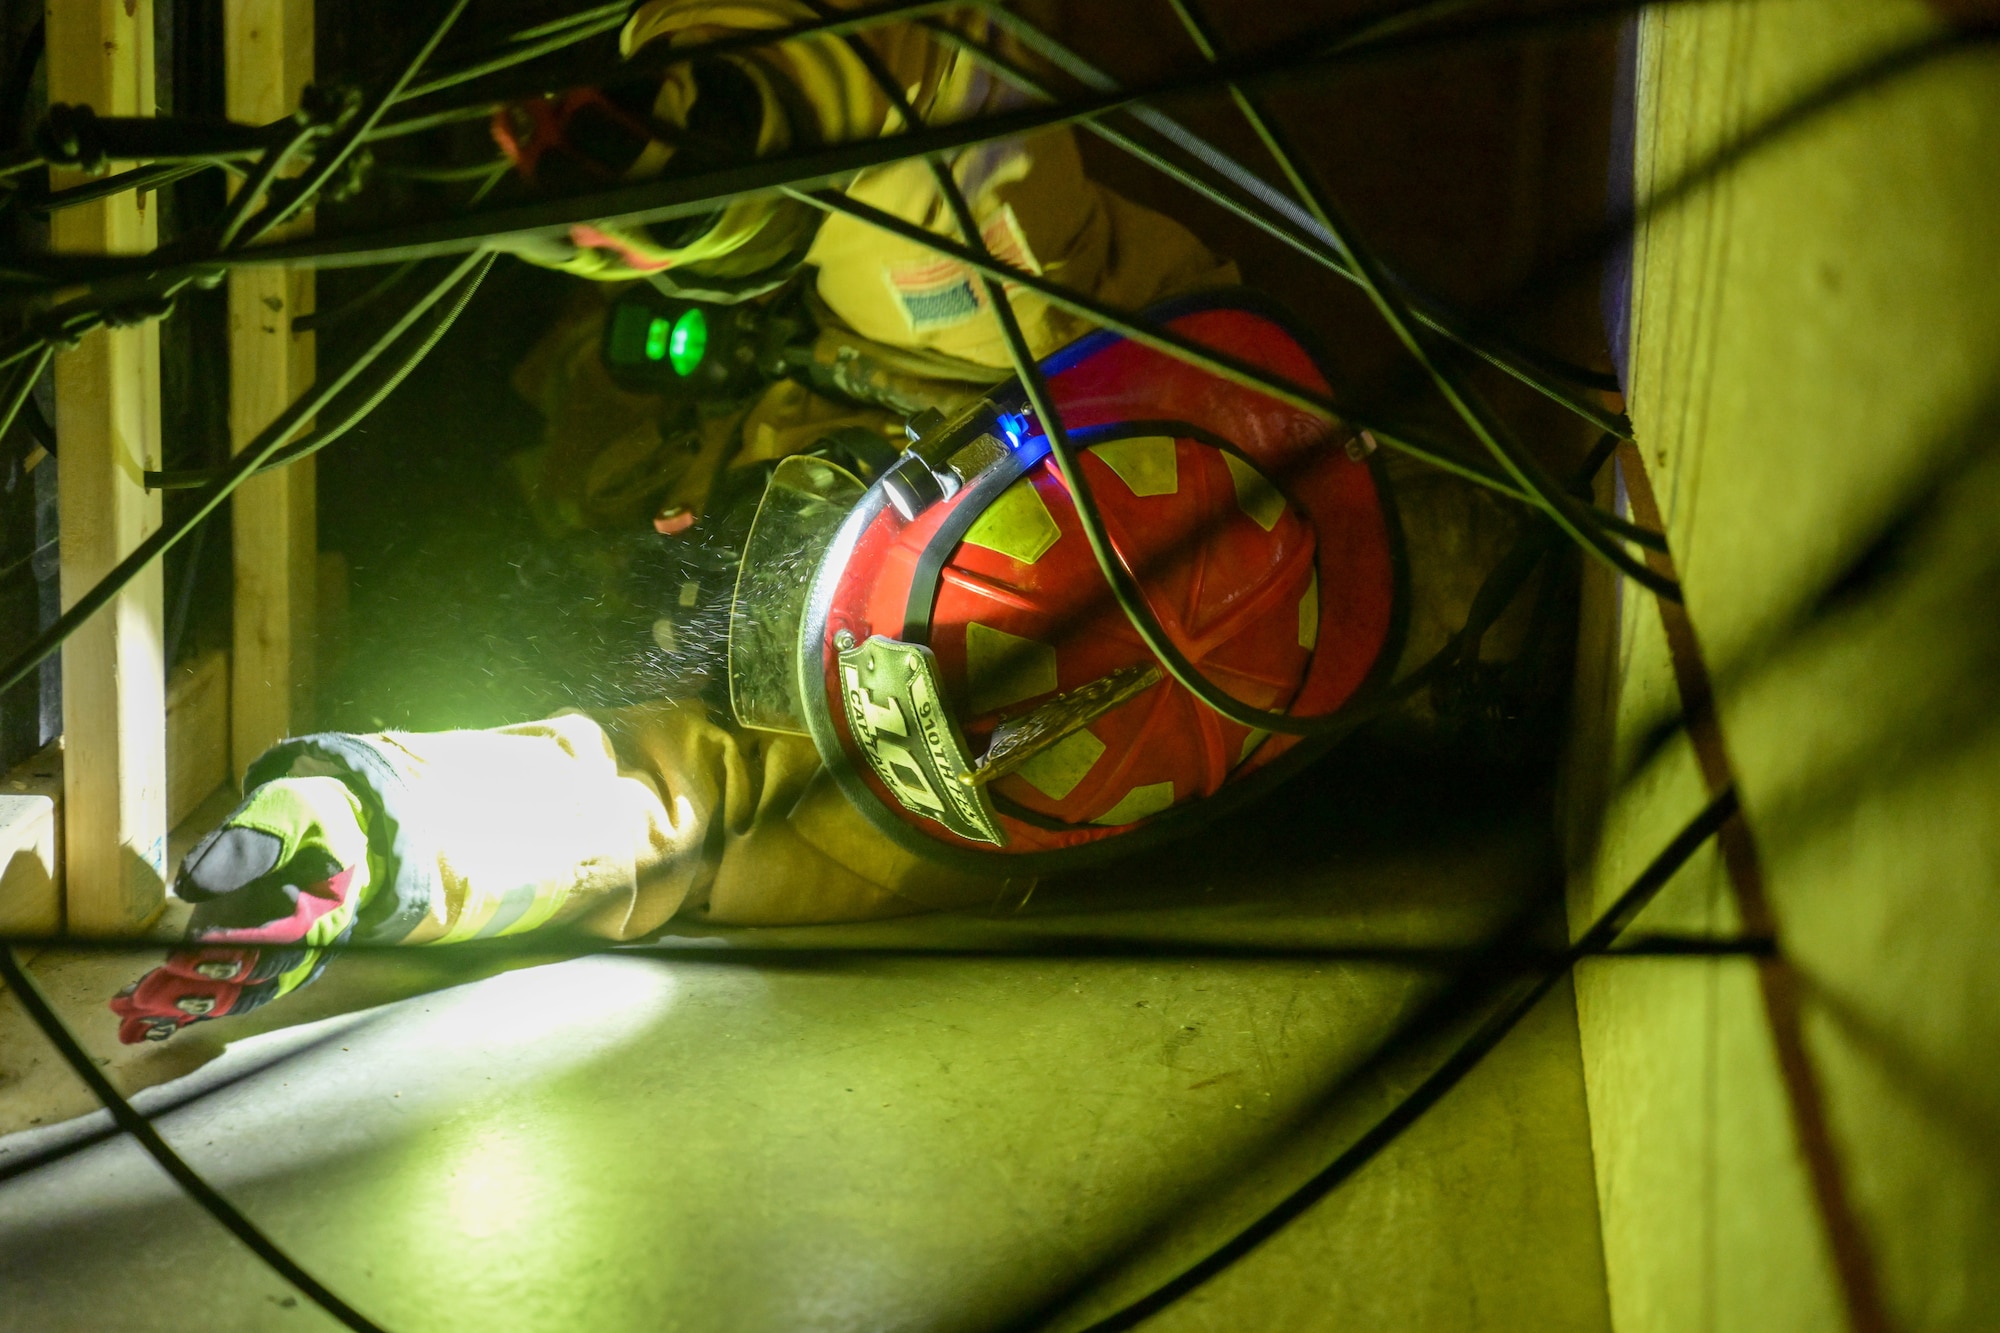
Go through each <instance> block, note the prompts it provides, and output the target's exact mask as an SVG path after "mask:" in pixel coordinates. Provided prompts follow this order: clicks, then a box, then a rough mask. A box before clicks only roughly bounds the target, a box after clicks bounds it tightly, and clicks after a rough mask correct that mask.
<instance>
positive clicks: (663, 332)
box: [646, 319, 673, 361]
mask: <svg viewBox="0 0 2000 1333" xmlns="http://www.w3.org/2000/svg"><path fill="white" fill-rule="evenodd" d="M672 327H673V326H672V324H671V323H669V322H668V321H667V320H664V319H656V320H654V321H653V322H652V323H651V324H649V325H647V326H646V359H647V360H648V361H664V360H666V359H667V333H668V330H669V329H671V328H672Z"/></svg>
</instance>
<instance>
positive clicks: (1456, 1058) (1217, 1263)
mask: <svg viewBox="0 0 2000 1333" xmlns="http://www.w3.org/2000/svg"><path fill="white" fill-rule="evenodd" d="M1736 813H1737V801H1736V791H1735V789H1734V788H1733V787H1732V788H1729V789H1727V790H1725V791H1723V792H1721V793H1720V794H1719V795H1717V796H1716V797H1715V798H1714V799H1713V800H1711V801H1710V802H1709V803H1708V804H1707V805H1705V806H1703V807H1702V809H1701V811H1700V812H1699V813H1697V814H1696V815H1695V817H1694V818H1693V819H1692V820H1690V821H1689V823H1688V824H1687V826H1686V827H1685V828H1683V829H1682V830H1681V831H1680V832H1679V833H1678V834H1676V835H1675V836H1674V839H1673V841H1671V842H1669V843H1668V844H1667V845H1666V847H1665V848H1663V849H1662V850H1661V852H1660V854H1659V855H1658V856H1656V857H1654V858H1653V860H1652V862H1651V863H1650V864H1649V865H1647V867H1646V868H1645V869H1644V870H1642V871H1641V872H1640V873H1639V877H1638V878H1637V879H1636V880H1634V881H1633V882H1632V885H1631V887H1630V888H1628V889H1626V890H1625V892H1624V893H1622V894H1620V895H1619V897H1618V899H1617V901H1615V902H1614V903H1613V904H1612V905H1611V906H1610V907H1609V908H1608V909H1606V910H1605V912H1604V913H1603V914H1602V915H1601V916H1599V917H1598V918H1597V920H1596V921H1595V922H1594V923H1592V925H1591V926H1590V928H1589V929H1588V930H1586V931H1584V933H1583V934H1582V935H1580V936H1579V937H1578V938H1577V940H1576V941H1575V943H1573V944H1571V945H1570V946H1569V948H1567V949H1565V950H1563V951H1562V953H1561V954H1560V955H1559V956H1558V957H1557V958H1556V959H1555V960H1554V961H1553V962H1551V963H1550V964H1549V965H1548V966H1547V967H1546V968H1545V969H1544V970H1543V971H1542V973H1541V975H1539V976H1537V977H1534V978H1532V979H1531V980H1530V981H1529V983H1528V984H1527V985H1526V986H1525V988H1524V989H1522V991H1521V992H1520V993H1519V994H1518V995H1516V996H1514V997H1513V998H1512V999H1511V1000H1509V1001H1507V1002H1505V1003H1504V1004H1502V1005H1501V1006H1500V1007H1499V1008H1497V1009H1495V1010H1494V1011H1493V1012H1492V1013H1490V1014H1488V1015H1487V1017H1486V1019H1485V1020H1484V1021H1483V1022H1482V1023H1480V1025H1479V1026H1478V1027H1477V1028H1476V1029H1474V1030H1473V1032H1472V1034H1471V1035H1470V1036H1468V1037H1467V1038H1466V1039H1465V1040H1464V1041H1463V1042H1461V1043H1460V1044H1459V1046H1458V1047H1457V1048H1456V1049H1455V1050H1453V1051H1452V1053H1451V1054H1450V1055H1449V1056H1447V1057H1446V1058H1445V1060H1444V1061H1443V1063H1441V1064H1440V1065H1438V1067H1437V1068H1436V1069H1434V1070H1433V1071H1432V1072H1431V1073H1430V1074H1429V1075H1428V1076H1427V1077H1426V1078H1425V1079H1424V1080H1423V1081H1422V1082H1421V1083H1419V1084H1418V1085H1417V1086H1416V1087H1415V1088H1413V1089H1411V1090H1410V1091H1409V1092H1408V1093H1406V1094H1405V1095H1404V1096H1403V1098H1402V1099H1401V1100H1400V1101H1398V1102H1397V1103H1396V1104H1395V1105H1394V1106H1393V1107H1391V1108H1390V1109H1389V1110H1388V1112H1387V1113H1386V1114H1384V1115H1383V1116H1382V1117H1381V1118H1380V1119H1379V1120H1377V1121H1376V1122H1375V1123H1374V1124H1373V1125H1371V1126H1369V1128H1368V1129H1367V1131H1366V1132H1364V1133H1363V1134H1362V1135H1361V1136H1360V1137H1359V1138H1358V1139H1356V1140H1355V1141H1354V1142H1353V1143H1351V1144H1349V1145H1348V1146H1347V1147H1346V1148H1344V1149H1342V1150H1341V1152H1340V1153H1339V1154H1338V1155H1337V1156H1335V1157H1334V1159H1333V1160H1332V1161H1331V1162H1328V1163H1327V1164H1326V1165H1325V1166H1324V1167H1322V1168H1321V1169H1320V1170H1319V1171H1317V1172H1315V1173H1314V1174H1313V1175H1312V1176H1311V1177H1310V1178H1308V1179H1307V1180H1306V1181H1305V1182H1304V1183H1303V1184H1301V1185H1299V1186H1298V1187H1297V1188H1296V1189H1294V1190H1293V1191H1292V1192H1291V1193H1289V1194H1287V1195H1286V1196H1285V1197H1284V1198H1283V1199H1281V1200H1279V1202H1278V1203H1277V1204H1276V1205H1275V1206H1273V1207H1272V1208H1270V1209H1268V1210H1267V1211H1266V1212H1264V1213H1263V1214H1262V1215H1261V1216H1259V1217H1258V1218H1257V1219H1256V1220H1255V1221H1254V1222H1252V1223H1250V1225H1248V1226H1247V1227H1244V1228H1243V1229H1242V1230H1241V1231H1238V1232H1237V1233H1236V1234H1235V1235H1234V1236H1232V1237H1230V1238H1229V1240H1228V1241H1226V1242H1224V1243H1223V1244H1222V1245H1220V1246H1218V1247H1217V1248H1216V1249H1214V1250H1212V1251H1210V1252H1209V1253H1208V1254H1207V1255H1205V1256H1203V1257H1202V1258H1201V1259H1200V1260H1199V1261H1197V1262H1196V1263H1194V1264H1191V1265H1190V1266H1188V1267H1187V1268H1185V1269H1183V1270H1182V1271H1181V1272H1180V1273H1179V1274H1178V1275H1177V1276H1175V1277H1174V1278H1172V1279H1170V1280H1169V1281H1167V1282H1164V1283H1162V1284H1161V1285H1159V1286H1158V1287H1155V1288H1154V1289H1153V1290H1151V1291H1149V1292H1147V1293H1146V1294H1145V1295H1144V1296H1141V1297H1139V1298H1138V1299H1137V1300H1133V1301H1129V1302H1127V1303H1126V1304H1124V1305H1122V1306H1120V1307H1119V1308H1118V1309H1117V1310H1115V1311H1113V1312H1112V1313H1111V1314H1108V1315H1105V1316H1103V1317H1101V1318H1099V1319H1097V1320H1094V1321H1093V1322H1091V1323H1090V1324H1087V1325H1085V1326H1084V1327H1083V1328H1082V1329H1080V1330H1077V1333H1121V1331H1122V1330H1125V1329H1130V1328H1133V1327H1135V1326H1137V1325H1138V1324H1140V1323H1141V1322H1143V1321H1144V1320H1146V1319H1148V1318H1150V1317H1151V1316H1153V1315H1155V1314H1157V1313H1159V1312H1160V1311H1161V1310H1163V1309H1165V1308H1166V1307H1167V1306H1169V1305H1171V1304H1173V1303H1174V1302H1175V1301H1177V1300H1179V1299H1180V1298H1181V1297H1183V1296H1185V1295H1187V1294H1188V1293H1189V1292H1191V1291H1194V1290H1195V1289H1196V1288H1198V1287H1200V1286H1202V1285H1203V1284H1204V1283H1206V1282H1208V1281H1209V1280H1210V1279H1211V1278H1213V1277H1215V1276H1216V1275H1217V1274H1219V1273H1221V1272H1222V1271H1223V1270H1225V1269H1227V1268H1229V1267H1230V1266H1231V1265H1233V1264H1234V1263H1236V1261H1237V1260H1239V1259H1241V1258H1243V1257H1244V1256H1245V1255H1247V1254H1249V1253H1250V1252H1251V1251H1252V1250H1254V1249H1256V1248H1257V1247H1258V1246H1259V1245H1261V1244H1263V1243H1264V1242H1265V1241H1267V1240H1269V1239H1270V1238H1271V1237H1272V1236H1274V1235H1276V1234H1277V1233H1278V1232H1279V1231H1281V1230H1283V1229H1284V1228H1285V1227H1286V1226H1287V1225H1288V1224H1289V1223H1291V1222H1292V1221H1293V1220H1295V1219H1296V1218H1298V1217H1299V1216H1301V1215H1302V1214H1303V1213H1305V1212H1306V1211H1307V1210H1308V1209H1310V1208H1311V1207H1312V1206H1313V1205H1314V1204H1316V1203H1318V1202H1319V1201H1320V1200H1321V1199H1323V1198H1325V1197H1326V1195H1327V1194H1329V1193H1331V1192H1332V1191H1333V1190H1334V1189H1335V1188H1336V1187H1338V1186H1339V1185H1341V1184H1342V1183H1344V1182H1345V1181H1347V1180H1349V1179H1350V1178H1352V1177H1353V1175H1354V1174H1355V1173H1356V1172H1357V1171H1359V1170H1360V1169H1361V1168H1362V1167H1364V1166H1366V1165H1367V1164H1368V1163H1369V1162H1371V1161H1373V1160H1374V1159H1375V1157H1376V1156H1378V1155H1379V1154H1380V1153H1381V1152H1382V1150H1383V1149H1385V1148H1387V1147H1388V1146H1389V1145H1390V1144H1392V1143H1394V1142H1395V1141H1396V1139H1397V1137H1398V1136H1400V1135H1401V1134H1402V1132H1403V1131H1404V1130H1406V1129H1408V1128H1409V1127H1410V1126H1411V1125H1413V1124H1415V1123H1416V1122H1417V1120H1418V1119H1419V1118H1420V1117H1421V1116H1422V1115H1423V1114H1424V1113H1425V1112H1426V1111H1428V1110H1430V1108H1431V1107H1433V1106H1435V1105H1437V1103H1438V1102H1439V1101H1441V1100H1443V1098H1444V1096H1445V1094H1446V1093H1448V1092H1450V1091H1451V1090H1452V1089H1453V1088H1454V1087H1456V1086H1458V1084H1459V1082H1460V1080H1462V1079H1463V1078H1464V1077H1465V1076H1466V1075H1467V1074H1469V1073H1471V1072H1472V1070H1473V1069H1474V1068H1475V1067H1477V1066H1478V1064H1479V1062H1480V1061H1481V1060H1483V1059H1485V1058H1486V1056H1487V1055H1488V1054H1490V1053H1491V1052H1492V1050H1493V1048H1494V1047H1496V1046H1498V1045H1499V1044H1500V1042H1501V1039H1502V1038H1504V1037H1505V1036H1506V1035H1507V1034H1508V1033H1509V1032H1511V1031H1512V1030H1513V1029H1514V1026H1515V1025H1516V1024H1517V1023H1519V1022H1520V1021H1521V1020H1522V1019H1523V1018H1525V1017H1526V1016H1527V1015H1528V1013H1529V1011H1530V1010H1532V1009H1533V1008H1534V1007H1535V1005H1536V1004H1538V1003H1540V1001H1541V999H1542V997H1543V996H1545V995H1547V994H1548V992H1549V991H1550V989H1552V988H1553V987H1554V986H1555V984H1556V983H1557V982H1558V981H1560V980H1561V979H1562V978H1563V977H1564V976H1565V975H1567V974H1568V972H1569V971H1570V969H1571V968H1573V967H1574V966H1575V965H1576V964H1577V963H1578V962H1579V961H1580V960H1582V959H1583V958H1585V957H1588V956H1590V955H1591V954H1593V953H1601V952H1602V951H1603V950H1605V949H1606V948H1608V947H1609V946H1610V944H1611V942H1612V941H1613V940H1615V939H1616V938H1617V937H1618V935H1619V934H1620V933H1621V932H1623V931H1624V930H1625V928H1626V927H1627V926H1629V925H1630V924H1631V923H1632V920H1633V918H1634V917H1636V916H1637V915H1638V914H1639V911H1640V910H1641V909H1642V908H1644V907H1645V906H1646V904H1647V903H1649V902H1651V901H1652V900H1653V898H1654V897H1655V896H1656V895H1657V894H1658V893H1659V891H1660V890H1661V889H1663V888H1665V887H1666V885H1667V882H1668V881H1669V880H1671V879H1672V878H1673V877H1674V874H1675V873H1676V872H1677V871H1679V870H1680V868H1681V867H1682V866H1683V865H1685V864H1687V862H1688V859H1689V858H1690V857H1692V856H1693V855H1694V854H1695V853H1696V852H1697V851H1699V850H1700V849H1701V847H1702V846H1703V844H1705V843H1706V842H1707V841H1708V840H1709V839H1710V838H1712V837H1714V836H1715V834H1716V832H1717V831H1718V830H1719V829H1721V828H1722V826H1723V825H1724V824H1726V823H1728V822H1729V820H1730V819H1731V818H1733V817H1734V816H1735V815H1736ZM1072 1300H1073V1296H1072V1295H1071V1294H1068V1293H1065V1294H1064V1295H1062V1296H1059V1297H1057V1298H1056V1299H1055V1300H1052V1301H1049V1302H1045V1303H1044V1304H1043V1305H1042V1306H1041V1307H1039V1308H1038V1309H1036V1310H1034V1311H1033V1312H1031V1313H1030V1314H1028V1315H1027V1316H1024V1317H1023V1318H1021V1319H1017V1320H1014V1321H1011V1322H1010V1323H1009V1324H1007V1325H1006V1327H1007V1328H1008V1329H1010V1330H1016V1329H1018V1330H1026V1329H1040V1328H1044V1327H1046V1325H1047V1323H1048V1322H1049V1320H1050V1319H1051V1318H1052V1317H1053V1316H1054V1315H1055V1314H1057V1313H1058V1312H1059V1311H1060V1310H1061V1309H1062V1308H1063V1307H1064V1306H1067V1305H1069V1304H1070V1303H1071V1302H1072Z"/></svg>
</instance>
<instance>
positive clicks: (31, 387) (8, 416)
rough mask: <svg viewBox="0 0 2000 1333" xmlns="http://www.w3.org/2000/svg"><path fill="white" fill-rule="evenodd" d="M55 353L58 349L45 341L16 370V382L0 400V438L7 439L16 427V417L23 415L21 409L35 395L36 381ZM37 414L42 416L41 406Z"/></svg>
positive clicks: (37, 434)
mask: <svg viewBox="0 0 2000 1333" xmlns="http://www.w3.org/2000/svg"><path fill="white" fill-rule="evenodd" d="M55 354H56V349H55V347H54V346H53V345H52V344H49V343H43V344H42V348H41V351H39V352H38V353H36V354H35V355H34V356H33V357H32V358H30V359H29V361H28V364H27V365H25V366H23V367H21V368H20V369H19V370H17V371H15V372H14V382H13V384H12V385H10V386H9V387H8V390H7V397H6V399H5V400H4V401H0V439H5V438H6V436H7V432H8V431H10V430H12V429H13V428H14V418H16V417H18V416H20V415H21V409H22V408H23V407H24V406H26V405H27V403H28V401H29V399H30V398H32V397H33V395H34V392H35V381H36V380H38V379H40V378H41V377H42V372H43V371H45V370H47V369H48V368H49V362H50V361H51V360H52V359H53V358H54V357H55ZM35 416H36V417H37V418H39V417H40V416H41V409H40V408H36V409H35ZM36 438H37V440H38V441H39V439H40V432H36Z"/></svg>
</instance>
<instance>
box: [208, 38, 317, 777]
mask: <svg viewBox="0 0 2000 1333" xmlns="http://www.w3.org/2000/svg"><path fill="white" fill-rule="evenodd" d="M223 58H224V63H225V68H226V70H227V78H228V84H227V98H228V112H229V116H230V118H231V119H233V120H237V121H246V122H249V123H251V124H264V123H266V122H269V121H273V120H277V119H279V118H280V117H282V116H284V115H286V114H288V113H289V112H291V111H292V110H293V109H294V108H295V107H297V106H298V104H299V94H300V92H301V91H303V89H304V88H305V86H306V84H307V83H308V82H309V81H310V80H311V78H312V72H313V5H312V0H226V3H225V5H224V8H223ZM311 225H312V224H311V221H310V219H309V218H302V219H301V220H300V221H299V222H298V223H296V224H294V225H293V226H291V227H288V228H287V229H286V231H285V233H284V234H285V235H297V234H298V233H299V231H301V230H306V229H310V227H311ZM313 297H314V290H313V273H312V270H311V269H306V268H298V269H279V268H256V269H239V270H237V271H236V272H234V273H232V274H231V275H230V278H229V381H230V387H229V432H230V438H231V446H232V448H234V449H241V448H242V447H243V446H244V445H245V444H247V443H249V442H250V440H251V439H252V438H254V437H255V436H256V434H257V432H258V431H260V430H262V429H263V428H264V427H265V426H267V425H269V424H270V423H271V420H272V419H273V418H274V417H276V416H277V415H278V413H279V412H281V411H283V410H284V409H285V408H286V407H287V406H289V405H290V404H291V402H292V400H293V399H295V398H297V397H298V396H299V394H300V393H302V392H303V391H304V390H305V389H306V387H307V386H308V385H310V384H311V383H312V381H313V374H314V365H313V362H314V347H313V335H312V334H311V332H309V331H301V332H294V331H293V329H292V321H293V320H294V319H295V318H297V317H298V316H300V315H302V314H306V313H308V312H310V311H311V310H312V309H313ZM316 503H317V500H316V487H315V484H314V473H313V460H311V459H309V458H308V459H302V460H300V461H299V462H296V463H293V464H292V465H291V466H290V467H287V468H284V469H282V470H280V471H277V472H271V473H267V474H265V475H263V476H260V477H253V478H251V479H250V480H249V481H247V482H245V483H244V485H243V487H242V489H241V490H239V491H237V492H236V496H235V500H234V502H233V504H232V506H231V524H232V527H233V533H234V541H235V553H236V554H235V562H236V605H235V618H234V625H235V643H234V651H233V652H232V653H231V682H230V703H231V707H230V718H231V743H230V753H231V760H230V763H231V771H232V775H233V776H234V777H235V778H237V779H238V780H241V778H242V776H243V773H244V771H245V770H246V769H247V768H248V767H249V766H250V763H251V761H252V760H254V759H256V757H257V756H258V755H260V754H262V753H263V752H264V751H265V750H267V749H269V748H270V747H271V746H272V745H273V744H275V743H276V742H278V741H280V740H283V739H284V738H285V737H287V736H290V735H293V734H294V733H296V732H298V731H302V730H305V729H307V728H308V727H309V726H310V725H311V718H312V707H313V693H314V686H315V681H314V672H313V644H314V640H315V638H316V637H317V623H316V614H315V610H316V608H315V593H316V588H317V583H318V567H317V566H318V546H319V541H318V528H317V513H316Z"/></svg>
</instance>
